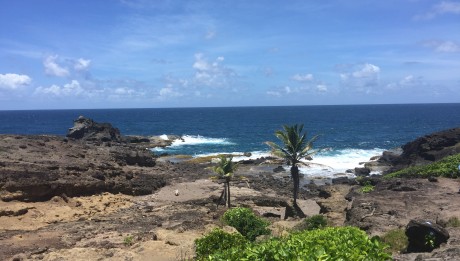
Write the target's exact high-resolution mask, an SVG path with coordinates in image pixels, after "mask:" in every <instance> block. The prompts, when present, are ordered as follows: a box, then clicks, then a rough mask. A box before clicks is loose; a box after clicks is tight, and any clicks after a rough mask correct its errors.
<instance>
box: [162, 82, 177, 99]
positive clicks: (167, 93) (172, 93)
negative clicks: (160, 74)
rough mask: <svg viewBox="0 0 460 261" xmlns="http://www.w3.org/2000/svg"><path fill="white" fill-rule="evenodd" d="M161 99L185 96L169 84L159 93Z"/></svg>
mask: <svg viewBox="0 0 460 261" xmlns="http://www.w3.org/2000/svg"><path fill="white" fill-rule="evenodd" d="M159 94H160V97H161V98H167V97H180V96H183V94H182V93H180V92H178V91H176V90H174V88H173V86H172V85H171V84H168V85H167V86H166V87H164V88H162V89H161V90H160V92H159Z"/></svg>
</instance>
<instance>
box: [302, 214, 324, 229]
mask: <svg viewBox="0 0 460 261" xmlns="http://www.w3.org/2000/svg"><path fill="white" fill-rule="evenodd" d="M325 227H327V219H326V218H325V217H324V216H323V215H314V216H311V217H308V218H306V219H304V222H303V224H302V225H301V227H300V229H301V230H315V229H321V228H325Z"/></svg>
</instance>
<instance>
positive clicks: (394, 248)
mask: <svg viewBox="0 0 460 261" xmlns="http://www.w3.org/2000/svg"><path fill="white" fill-rule="evenodd" d="M382 241H383V242H384V243H386V244H388V245H389V246H390V247H389V250H390V251H391V252H392V253H398V252H399V253H400V252H402V251H404V250H406V249H407V246H408V244H409V241H408V239H407V236H406V233H405V231H404V229H394V230H390V231H388V232H387V233H386V234H385V235H383V236H382Z"/></svg>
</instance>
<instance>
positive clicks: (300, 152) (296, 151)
mask: <svg viewBox="0 0 460 261" xmlns="http://www.w3.org/2000/svg"><path fill="white" fill-rule="evenodd" d="M283 129H284V130H278V131H276V132H275V136H276V137H277V138H278V139H279V140H280V141H281V142H282V143H283V147H281V146H279V145H278V144H276V143H274V142H266V144H267V145H268V146H270V148H271V149H272V154H273V155H275V156H277V157H280V158H284V159H286V160H287V161H288V162H289V165H291V176H292V180H293V181H294V191H293V197H294V206H295V205H297V194H298V192H299V184H300V180H299V179H300V177H299V167H298V166H297V165H298V164H304V165H307V164H305V163H303V162H301V161H300V160H301V159H302V158H311V156H312V155H313V154H315V153H316V151H313V150H312V148H313V142H314V141H315V140H316V139H317V138H318V136H317V135H316V136H314V137H313V138H311V139H310V140H308V141H307V134H306V133H302V131H303V124H301V125H297V124H296V125H293V126H288V125H284V126H283Z"/></svg>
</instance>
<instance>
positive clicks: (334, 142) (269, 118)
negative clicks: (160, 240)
mask: <svg viewBox="0 0 460 261" xmlns="http://www.w3.org/2000/svg"><path fill="white" fill-rule="evenodd" d="M458 111H460V104H405V105H336V106H285V107H232V108H163V109H154V108H152V109H97V110H91V109H82V110H43V111H40V110H39V111H0V122H1V123H2V124H1V125H0V133H3V134H27V135H30V134H34V135H35V134H52V135H59V136H64V135H65V133H66V130H67V129H68V127H69V126H70V125H71V123H72V121H73V119H76V118H78V117H79V116H80V115H83V116H85V117H88V118H92V119H94V120H95V121H97V122H110V123H111V124H113V126H116V127H117V128H118V129H119V130H120V132H121V133H123V134H125V135H143V136H171V135H176V136H178V137H181V139H180V140H177V141H176V142H174V143H173V145H172V146H169V147H166V148H155V149H153V152H154V153H155V154H157V155H161V154H172V155H179V154H180V155H183V154H185V155H191V156H194V157H198V156H207V155H216V154H219V153H232V154H235V155H241V154H243V153H247V152H249V153H251V155H252V156H251V158H257V157H262V156H267V155H268V154H269V148H268V146H267V145H266V144H265V142H266V141H276V138H275V137H274V135H273V133H274V132H275V131H276V130H278V129H281V127H282V125H283V124H295V123H303V124H305V130H306V131H307V132H308V135H309V136H310V137H311V136H312V135H320V138H319V139H318V140H317V141H316V142H315V144H314V146H315V149H317V150H319V152H318V154H317V155H315V157H314V160H313V162H314V163H319V164H322V165H325V166H327V168H324V167H312V168H304V169H302V170H301V171H302V173H303V174H304V175H307V176H309V177H317V176H321V177H331V176H332V175H334V174H337V173H344V172H345V171H346V170H348V169H353V168H355V167H359V163H361V162H364V161H368V160H369V159H370V158H371V157H373V156H377V155H380V154H381V153H382V152H383V151H384V150H390V149H394V148H397V147H400V146H402V145H404V144H405V143H406V142H409V141H411V140H413V139H415V138H417V137H420V136H423V135H426V134H429V133H432V132H435V131H440V130H444V129H449V128H454V127H458V126H459V125H460V114H459V113H458ZM241 159H245V158H241Z"/></svg>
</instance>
